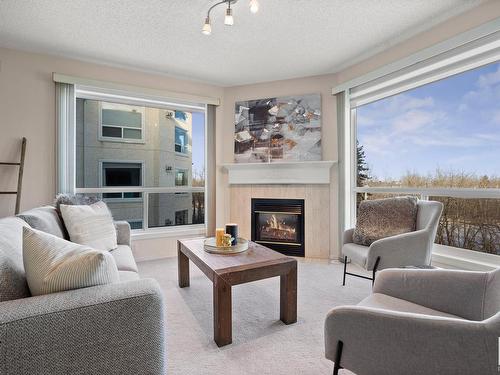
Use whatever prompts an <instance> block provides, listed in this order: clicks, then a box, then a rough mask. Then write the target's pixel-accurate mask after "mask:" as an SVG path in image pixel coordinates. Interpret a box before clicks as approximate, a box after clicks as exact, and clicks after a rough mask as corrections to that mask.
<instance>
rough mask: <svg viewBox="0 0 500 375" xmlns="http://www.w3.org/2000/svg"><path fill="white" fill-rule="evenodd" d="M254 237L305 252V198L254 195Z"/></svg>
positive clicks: (297, 253)
mask: <svg viewBox="0 0 500 375" xmlns="http://www.w3.org/2000/svg"><path fill="white" fill-rule="evenodd" d="M251 215H252V241H254V242H257V243H260V244H262V245H264V246H267V247H269V248H271V249H273V250H276V251H279V252H280V253H283V254H286V255H292V256H300V257H303V256H304V200H303V199H263V198H252V212H251Z"/></svg>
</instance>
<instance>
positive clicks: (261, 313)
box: [139, 258, 371, 375]
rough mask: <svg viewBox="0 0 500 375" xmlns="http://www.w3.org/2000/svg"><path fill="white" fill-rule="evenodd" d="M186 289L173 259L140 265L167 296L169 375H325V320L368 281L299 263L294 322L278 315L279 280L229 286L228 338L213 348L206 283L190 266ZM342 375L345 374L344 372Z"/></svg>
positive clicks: (362, 292) (355, 298)
mask: <svg viewBox="0 0 500 375" xmlns="http://www.w3.org/2000/svg"><path fill="white" fill-rule="evenodd" d="M190 266H191V286H190V287H189V288H184V289H180V288H179V287H178V286H177V259H176V258H169V259H163V260H157V261H149V262H142V263H139V271H140V274H141V276H142V277H152V278H155V279H156V280H157V281H158V282H159V283H160V285H161V287H162V289H163V293H164V296H165V304H166V307H165V308H166V320H167V324H166V325H167V353H168V354H167V357H168V374H170V375H177V374H179V375H180V374H182V375H188V374H189V375H190V374H193V375H194V374H196V375H212V374H213V375H223V374H224V375H233V374H234V375H236V374H255V375H257V374H259V375H262V374H283V375H285V374H286V375H292V374H301V375H306V374H311V375H313V374H315V375H317V374H331V373H332V369H333V364H332V362H330V361H328V360H326V359H324V344H323V340H324V339H323V322H324V318H325V316H326V314H327V312H328V311H329V310H330V309H331V308H332V307H334V306H338V305H344V304H355V303H357V302H359V301H360V300H361V299H363V298H364V297H366V296H367V295H368V294H369V293H370V289H371V283H370V282H369V281H367V280H362V279H357V278H352V277H351V278H348V280H347V285H346V286H345V287H342V285H341V281H342V280H341V279H342V265H340V264H326V263H316V262H299V270H298V321H297V323H295V324H293V325H289V326H286V325H285V324H283V323H282V322H281V321H280V320H279V278H273V279H268V280H262V281H258V282H254V283H250V284H244V285H239V286H236V287H233V343H232V344H231V345H227V346H225V347H222V348H218V347H217V345H216V344H215V343H214V341H213V339H212V337H213V328H212V327H213V325H212V285H211V282H210V281H209V280H208V278H207V277H206V276H205V275H203V274H202V273H201V272H200V271H199V270H198V269H197V268H196V266H194V265H193V264H192V263H191V265H190ZM344 374H347V371H346V372H344Z"/></svg>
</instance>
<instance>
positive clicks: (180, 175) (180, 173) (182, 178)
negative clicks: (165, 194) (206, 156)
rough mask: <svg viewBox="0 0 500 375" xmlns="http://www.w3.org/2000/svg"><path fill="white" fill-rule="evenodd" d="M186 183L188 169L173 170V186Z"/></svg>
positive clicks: (185, 184)
mask: <svg viewBox="0 0 500 375" xmlns="http://www.w3.org/2000/svg"><path fill="white" fill-rule="evenodd" d="M187 184H188V171H187V170H185V169H176V170H175V186H187Z"/></svg>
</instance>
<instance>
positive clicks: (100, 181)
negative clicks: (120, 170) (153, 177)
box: [98, 159, 145, 202]
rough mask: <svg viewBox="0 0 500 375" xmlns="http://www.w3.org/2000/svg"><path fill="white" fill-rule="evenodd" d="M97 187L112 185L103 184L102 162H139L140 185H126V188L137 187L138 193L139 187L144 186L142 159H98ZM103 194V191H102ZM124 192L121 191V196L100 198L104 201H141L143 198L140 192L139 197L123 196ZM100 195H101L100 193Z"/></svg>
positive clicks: (143, 163)
mask: <svg viewBox="0 0 500 375" xmlns="http://www.w3.org/2000/svg"><path fill="white" fill-rule="evenodd" d="M98 163H99V187H100V188H109V187H112V188H114V186H104V164H105V163H113V164H139V165H140V166H141V185H138V186H127V188H135V187H137V188H138V191H137V192H138V193H140V192H141V191H140V189H141V188H143V187H144V175H145V172H144V166H145V161H144V160H118V159H99V160H98ZM103 194H104V193H103ZM124 194H125V193H124V192H121V195H122V197H121V198H102V199H103V201H105V202H142V201H143V200H144V199H143V198H142V193H141V197H140V198H125V197H124ZM101 197H102V195H101Z"/></svg>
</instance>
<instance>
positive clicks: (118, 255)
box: [110, 245, 139, 272]
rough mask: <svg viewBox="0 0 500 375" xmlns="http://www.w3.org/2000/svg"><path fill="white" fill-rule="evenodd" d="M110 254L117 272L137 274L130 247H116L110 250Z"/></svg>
mask: <svg viewBox="0 0 500 375" xmlns="http://www.w3.org/2000/svg"><path fill="white" fill-rule="evenodd" d="M110 253H111V255H112V256H113V258H114V259H115V263H116V266H117V267H118V270H119V271H133V272H139V270H138V269H137V264H136V263H135V259H134V255H133V254H132V249H130V246H127V245H118V247H117V248H116V249H114V250H111V251H110Z"/></svg>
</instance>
